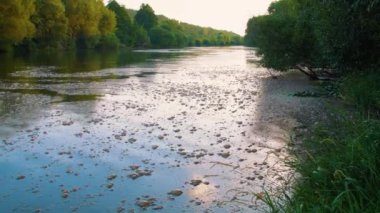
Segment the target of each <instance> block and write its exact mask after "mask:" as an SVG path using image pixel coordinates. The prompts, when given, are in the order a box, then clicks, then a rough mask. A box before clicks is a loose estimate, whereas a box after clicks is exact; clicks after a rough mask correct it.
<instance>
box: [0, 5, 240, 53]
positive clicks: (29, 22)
mask: <svg viewBox="0 0 380 213" xmlns="http://www.w3.org/2000/svg"><path fill="white" fill-rule="evenodd" d="M241 43H242V39H241V37H240V36H239V35H237V34H234V33H232V32H227V31H219V30H214V29H211V28H202V27H198V26H195V25H189V24H185V23H180V22H178V21H176V20H172V19H168V18H166V17H162V16H157V15H155V13H154V11H153V9H152V8H151V7H150V6H149V5H147V4H143V5H142V6H141V8H140V10H138V11H137V12H136V13H135V16H134V17H131V16H130V13H129V12H128V10H127V9H126V8H125V7H124V6H122V5H120V4H118V2H117V1H115V0H111V1H109V3H108V4H107V5H104V3H103V1H102V0H2V3H1V5H0V51H8V50H11V49H12V48H14V47H19V48H20V47H21V48H28V49H30V48H31V49H33V48H58V49H59V48H63V49H66V48H84V49H87V48H117V47H119V46H125V47H132V48H149V47H155V48H168V47H185V46H202V45H237V44H241Z"/></svg>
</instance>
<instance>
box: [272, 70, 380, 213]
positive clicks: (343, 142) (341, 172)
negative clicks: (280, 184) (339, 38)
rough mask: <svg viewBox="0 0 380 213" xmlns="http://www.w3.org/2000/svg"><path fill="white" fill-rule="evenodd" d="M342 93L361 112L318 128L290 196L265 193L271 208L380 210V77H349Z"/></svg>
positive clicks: (343, 212)
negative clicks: (284, 197) (286, 197)
mask: <svg viewBox="0 0 380 213" xmlns="http://www.w3.org/2000/svg"><path fill="white" fill-rule="evenodd" d="M341 97H343V99H344V100H345V101H346V102H347V103H349V104H353V105H355V107H356V109H358V110H357V112H353V111H352V110H350V111H345V112H340V113H339V114H337V115H336V116H334V117H332V118H331V120H330V121H329V122H328V123H324V124H323V125H322V124H320V125H318V126H315V127H314V128H313V131H312V134H311V136H310V137H309V138H307V139H306V140H305V141H304V147H303V149H304V152H305V153H307V155H302V157H300V158H298V161H297V162H296V164H295V167H296V171H297V172H298V173H299V174H300V175H301V178H300V179H298V180H297V182H296V183H295V185H294V189H293V192H292V196H291V197H290V198H288V199H285V201H284V200H282V201H281V202H276V201H275V200H279V199H278V198H273V197H270V196H267V197H266V199H265V201H266V202H267V204H268V206H269V208H270V210H271V212H300V213H301V212H316V213H319V212H321V213H322V212H338V213H340V212H341V213H346V212H348V213H362V212H364V213H366V212H368V213H370V212H371V213H372V212H380V120H378V118H379V117H378V109H379V108H380V76H379V75H378V74H376V73H369V74H367V75H357V74H355V75H351V76H349V77H347V78H346V79H345V80H343V83H342V85H341ZM305 156H306V157H305ZM280 200H281V199H280Z"/></svg>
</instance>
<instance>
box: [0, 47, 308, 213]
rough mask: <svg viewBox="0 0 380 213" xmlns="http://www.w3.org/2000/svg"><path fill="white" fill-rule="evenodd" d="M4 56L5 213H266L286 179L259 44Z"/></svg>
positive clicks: (0, 127)
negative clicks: (269, 194) (258, 60)
mask: <svg viewBox="0 0 380 213" xmlns="http://www.w3.org/2000/svg"><path fill="white" fill-rule="evenodd" d="M0 59H1V63H2V65H1V66H2V67H1V68H0V69H1V70H0V119H1V123H0V170H1V174H0V185H1V190H0V212H151V211H154V212H156V211H158V212H260V211H262V210H263V209H264V206H263V204H262V202H260V198H261V197H262V195H263V190H264V189H266V190H268V189H271V188H273V187H276V186H279V185H283V184H284V182H286V178H285V174H286V173H287V169H286V166H285V165H284V161H285V160H286V159H287V157H288V155H287V153H286V149H285V148H284V147H285V145H286V141H287V140H288V136H289V135H288V134H287V133H288V130H289V128H290V127H293V126H295V123H296V122H295V121H294V119H292V118H291V117H283V118H281V119H275V118H278V117H279V115H276V114H269V115H268V113H267V112H266V111H270V110H276V108H275V107H276V106H273V104H268V103H273V100H269V99H263V95H265V85H267V84H269V85H271V84H273V85H275V84H276V82H275V80H273V82H272V80H271V79H270V78H268V71H267V70H265V69H263V68H259V67H257V66H256V65H255V64H254V63H252V61H253V60H255V56H254V50H253V49H250V48H245V47H225V48H187V49H181V50H145V51H134V52H124V51H115V52H102V53H96V52H77V53H72V52H62V53H55V54H53V53H50V54H49V53H38V54H34V55H33V56H23V57H21V56H14V55H12V56H9V55H2V56H0ZM263 79H266V80H265V81H264V80H263ZM300 82H301V81H300ZM301 87H302V88H303V86H301ZM269 88H271V90H276V87H269ZM273 88H274V89H273ZM271 90H268V91H271ZM276 91H280V93H281V91H283V89H282V88H277V90H276ZM273 99H276V100H285V102H292V103H293V102H294V101H295V100H289V99H292V97H290V96H289V93H288V92H282V93H281V94H280V95H277V96H274V97H273ZM268 100H269V101H268ZM297 100H298V99H297ZM283 102H284V101H283ZM285 106H286V105H284V106H283V107H284V109H285V111H286V110H289V107H285ZM273 107H274V109H273ZM277 110H278V109H277ZM274 120H276V121H279V122H274ZM281 126H283V127H284V128H282V127H281Z"/></svg>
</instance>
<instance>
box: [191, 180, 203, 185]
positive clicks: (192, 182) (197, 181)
mask: <svg viewBox="0 0 380 213" xmlns="http://www.w3.org/2000/svg"><path fill="white" fill-rule="evenodd" d="M201 183H202V181H201V180H191V181H190V184H191V185H193V186H198V185H199V184H201Z"/></svg>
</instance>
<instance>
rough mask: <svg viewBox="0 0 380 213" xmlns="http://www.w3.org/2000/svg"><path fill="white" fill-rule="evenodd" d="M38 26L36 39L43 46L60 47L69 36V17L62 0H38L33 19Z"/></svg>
mask: <svg viewBox="0 0 380 213" xmlns="http://www.w3.org/2000/svg"><path fill="white" fill-rule="evenodd" d="M32 21H33V23H34V25H35V26H36V31H37V32H36V35H35V37H34V39H35V40H36V41H37V43H38V44H39V45H41V46H53V47H59V46H61V45H63V44H62V41H64V40H65V39H66V37H67V30H68V19H67V18H66V15H65V7H64V5H63V3H62V2H61V1H60V0H36V13H35V14H34V16H33V19H32Z"/></svg>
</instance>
